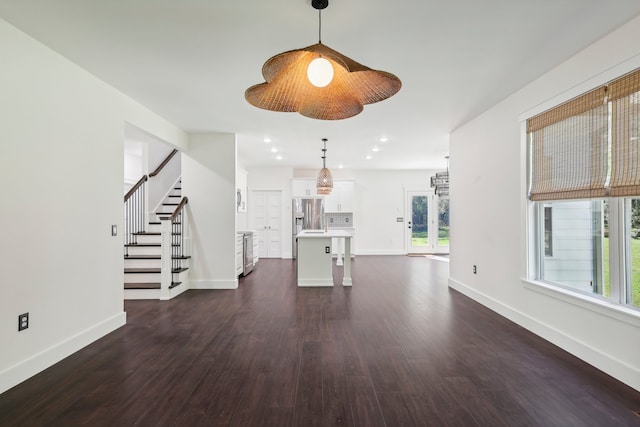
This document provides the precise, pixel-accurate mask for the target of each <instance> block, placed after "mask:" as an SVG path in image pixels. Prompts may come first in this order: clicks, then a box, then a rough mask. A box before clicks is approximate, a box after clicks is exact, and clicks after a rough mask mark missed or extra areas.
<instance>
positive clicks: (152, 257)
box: [124, 255, 162, 259]
mask: <svg viewBox="0 0 640 427" xmlns="http://www.w3.org/2000/svg"><path fill="white" fill-rule="evenodd" d="M124 259H162V258H161V257H160V255H125V256H124Z"/></svg>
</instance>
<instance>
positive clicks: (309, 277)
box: [296, 230, 351, 287]
mask: <svg viewBox="0 0 640 427" xmlns="http://www.w3.org/2000/svg"><path fill="white" fill-rule="evenodd" d="M332 238H339V239H344V254H345V256H344V267H343V277H342V278H341V280H340V283H338V284H342V286H351V233H349V232H347V231H342V230H328V231H322V230H304V231H301V232H300V233H298V234H297V235H296V239H298V255H297V264H298V265H297V272H298V286H300V287H304V286H333V261H332V256H331V239H332Z"/></svg>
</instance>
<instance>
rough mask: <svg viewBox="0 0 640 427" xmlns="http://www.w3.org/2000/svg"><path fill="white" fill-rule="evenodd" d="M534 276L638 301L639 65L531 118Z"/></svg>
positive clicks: (627, 302) (634, 303) (635, 303)
mask: <svg viewBox="0 0 640 427" xmlns="http://www.w3.org/2000/svg"><path fill="white" fill-rule="evenodd" d="M527 144H528V154H529V156H528V160H529V194H528V196H529V199H530V200H531V202H532V204H533V207H534V209H533V211H534V212H535V215H534V220H535V226H534V227H532V228H531V230H532V233H534V236H532V237H533V241H534V242H535V244H536V247H537V248H538V249H537V251H536V254H535V261H536V262H535V264H536V266H537V268H536V272H535V277H533V278H534V279H537V280H541V281H544V282H547V283H551V284H554V285H557V286H560V287H563V288H567V289H571V290H573V291H576V292H580V293H587V294H591V295H596V296H597V297H599V298H606V299H607V300H609V301H611V302H614V303H616V304H621V305H626V306H630V307H634V308H640V70H636V71H634V72H632V73H630V74H628V75H625V76H622V77H621V78H619V79H616V80H614V81H612V82H610V83H608V84H607V85H604V86H602V87H598V88H595V89H594V90H592V91H590V92H588V93H586V94H584V95H581V96H579V97H577V98H575V99H573V100H570V101H568V102H566V103H564V104H562V105H559V106H558V107H555V108H553V109H551V110H549V111H546V112H544V113H542V114H539V115H537V116H535V117H532V118H530V119H529V120H527Z"/></svg>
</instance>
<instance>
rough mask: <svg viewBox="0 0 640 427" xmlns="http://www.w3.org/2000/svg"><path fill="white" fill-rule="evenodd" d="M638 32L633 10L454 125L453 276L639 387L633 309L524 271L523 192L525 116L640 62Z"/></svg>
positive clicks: (458, 284) (639, 318)
mask: <svg viewBox="0 0 640 427" xmlns="http://www.w3.org/2000/svg"><path fill="white" fill-rule="evenodd" d="M639 38H640V18H636V19H635V20H633V21H631V22H630V23H628V24H627V25H625V26H623V27H621V28H620V29H619V30H617V31H615V32H613V33H611V34H609V35H608V36H607V37H605V38H604V39H602V40H600V41H599V42H597V43H596V44H594V45H592V46H591V47H589V48H588V49H586V50H585V51H583V52H580V53H579V54H578V55H576V56H575V57H573V58H571V59H569V60H568V61H566V62H565V63H563V64H561V65H560V66H558V67H557V68H556V69H553V70H551V71H550V72H549V73H547V74H546V75H544V76H543V77H541V78H539V79H537V80H536V81H534V82H532V83H531V84H529V85H527V86H526V87H524V88H523V89H521V90H520V91H518V92H517V93H515V94H514V95H512V96H510V97H508V98H507V99H505V100H504V101H502V102H500V103H499V104H497V105H496V106H494V107H493V108H491V109H489V110H488V111H486V112H485V113H484V114H482V115H480V116H479V117H477V118H476V119H474V120H472V121H470V122H469V123H467V124H465V125H464V126H462V127H461V128H459V129H457V130H456V131H455V132H453V133H452V134H451V141H450V143H451V146H450V152H451V164H450V170H451V263H450V285H451V286H452V287H453V288H455V289H457V290H459V291H461V292H463V293H465V294H467V295H469V296H470V297H472V298H474V299H476V300H478V301H479V302H481V303H482V304H485V305H487V306H488V307H490V308H492V309H493V310H495V311H497V312H499V313H501V314H503V315H505V316H506V317H508V318H509V319H511V320H513V321H515V322H517V323H518V324H520V325H522V326H524V327H525V328H527V329H529V330H531V331H533V332H535V333H537V334H539V335H541V336H543V337H545V338H546V339H548V340H550V341H551V342H554V343H556V344H557V345H559V346H561V347H562V348H564V349H566V350H567V351H569V352H571V353H573V354H575V355H576V356H578V357H580V358H582V359H584V360H586V361H587V362H589V363H591V364H592V365H594V366H596V367H598V368H600V369H602V370H603V371H605V372H607V373H609V374H611V375H612V376H614V377H616V378H618V379H620V380H621V381H623V382H625V383H627V384H629V385H631V386H632V387H634V388H636V389H639V390H640V358H639V357H638V354H640V341H639V340H637V339H635V338H634V337H638V336H639V335H640V315H639V314H638V313H637V312H635V314H634V313H633V312H632V311H631V310H627V311H626V312H623V310H618V311H615V310H612V309H610V308H609V307H608V305H607V304H606V303H601V304H598V303H592V302H590V301H589V300H586V299H580V298H571V297H567V296H565V295H564V294H563V293H562V292H555V291H553V290H546V289H545V288H541V287H539V286H535V285H532V284H528V283H527V282H526V281H525V280H522V278H524V277H526V256H525V255H526V254H525V249H526V245H527V241H526V239H525V236H526V230H525V228H526V222H525V217H526V214H527V202H526V189H525V184H524V182H525V181H524V176H525V166H524V165H525V163H524V160H525V158H526V156H525V150H524V141H523V138H522V136H523V132H522V128H521V120H520V119H522V118H523V117H524V118H526V116H530V115H532V114H534V113H537V112H541V111H543V110H544V109H547V108H549V107H551V106H553V105H555V104H558V103H560V102H561V101H564V100H567V99H570V98H571V97H573V96H576V95H578V94H580V93H582V92H584V91H586V90H588V89H590V88H593V87H594V86H596V85H597V84H602V83H605V82H607V81H608V80H610V79H612V78H614V77H616V76H617V75H620V74H624V73H625V72H628V71H630V70H632V69H634V68H637V67H640V56H639V55H640V45H638V44H637V43H629V42H628V40H638V39H639ZM613 46H617V47H616V48H615V49H614V48H613ZM525 112H527V114H523V113H525ZM474 264H475V265H477V267H478V273H477V274H475V275H474V274H473V272H472V266H473V265H474Z"/></svg>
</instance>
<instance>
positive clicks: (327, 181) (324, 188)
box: [316, 138, 333, 195]
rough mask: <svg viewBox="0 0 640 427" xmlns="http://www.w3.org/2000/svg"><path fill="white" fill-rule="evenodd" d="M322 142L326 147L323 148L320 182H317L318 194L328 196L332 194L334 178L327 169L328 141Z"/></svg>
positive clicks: (319, 173)
mask: <svg viewBox="0 0 640 427" xmlns="http://www.w3.org/2000/svg"><path fill="white" fill-rule="evenodd" d="M322 142H323V143H324V146H323V147H322V169H320V172H318V180H317V182H316V192H317V193H318V194H322V195H327V194H331V190H333V177H332V176H331V171H330V170H329V169H327V164H326V160H327V139H326V138H323V139H322Z"/></svg>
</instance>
